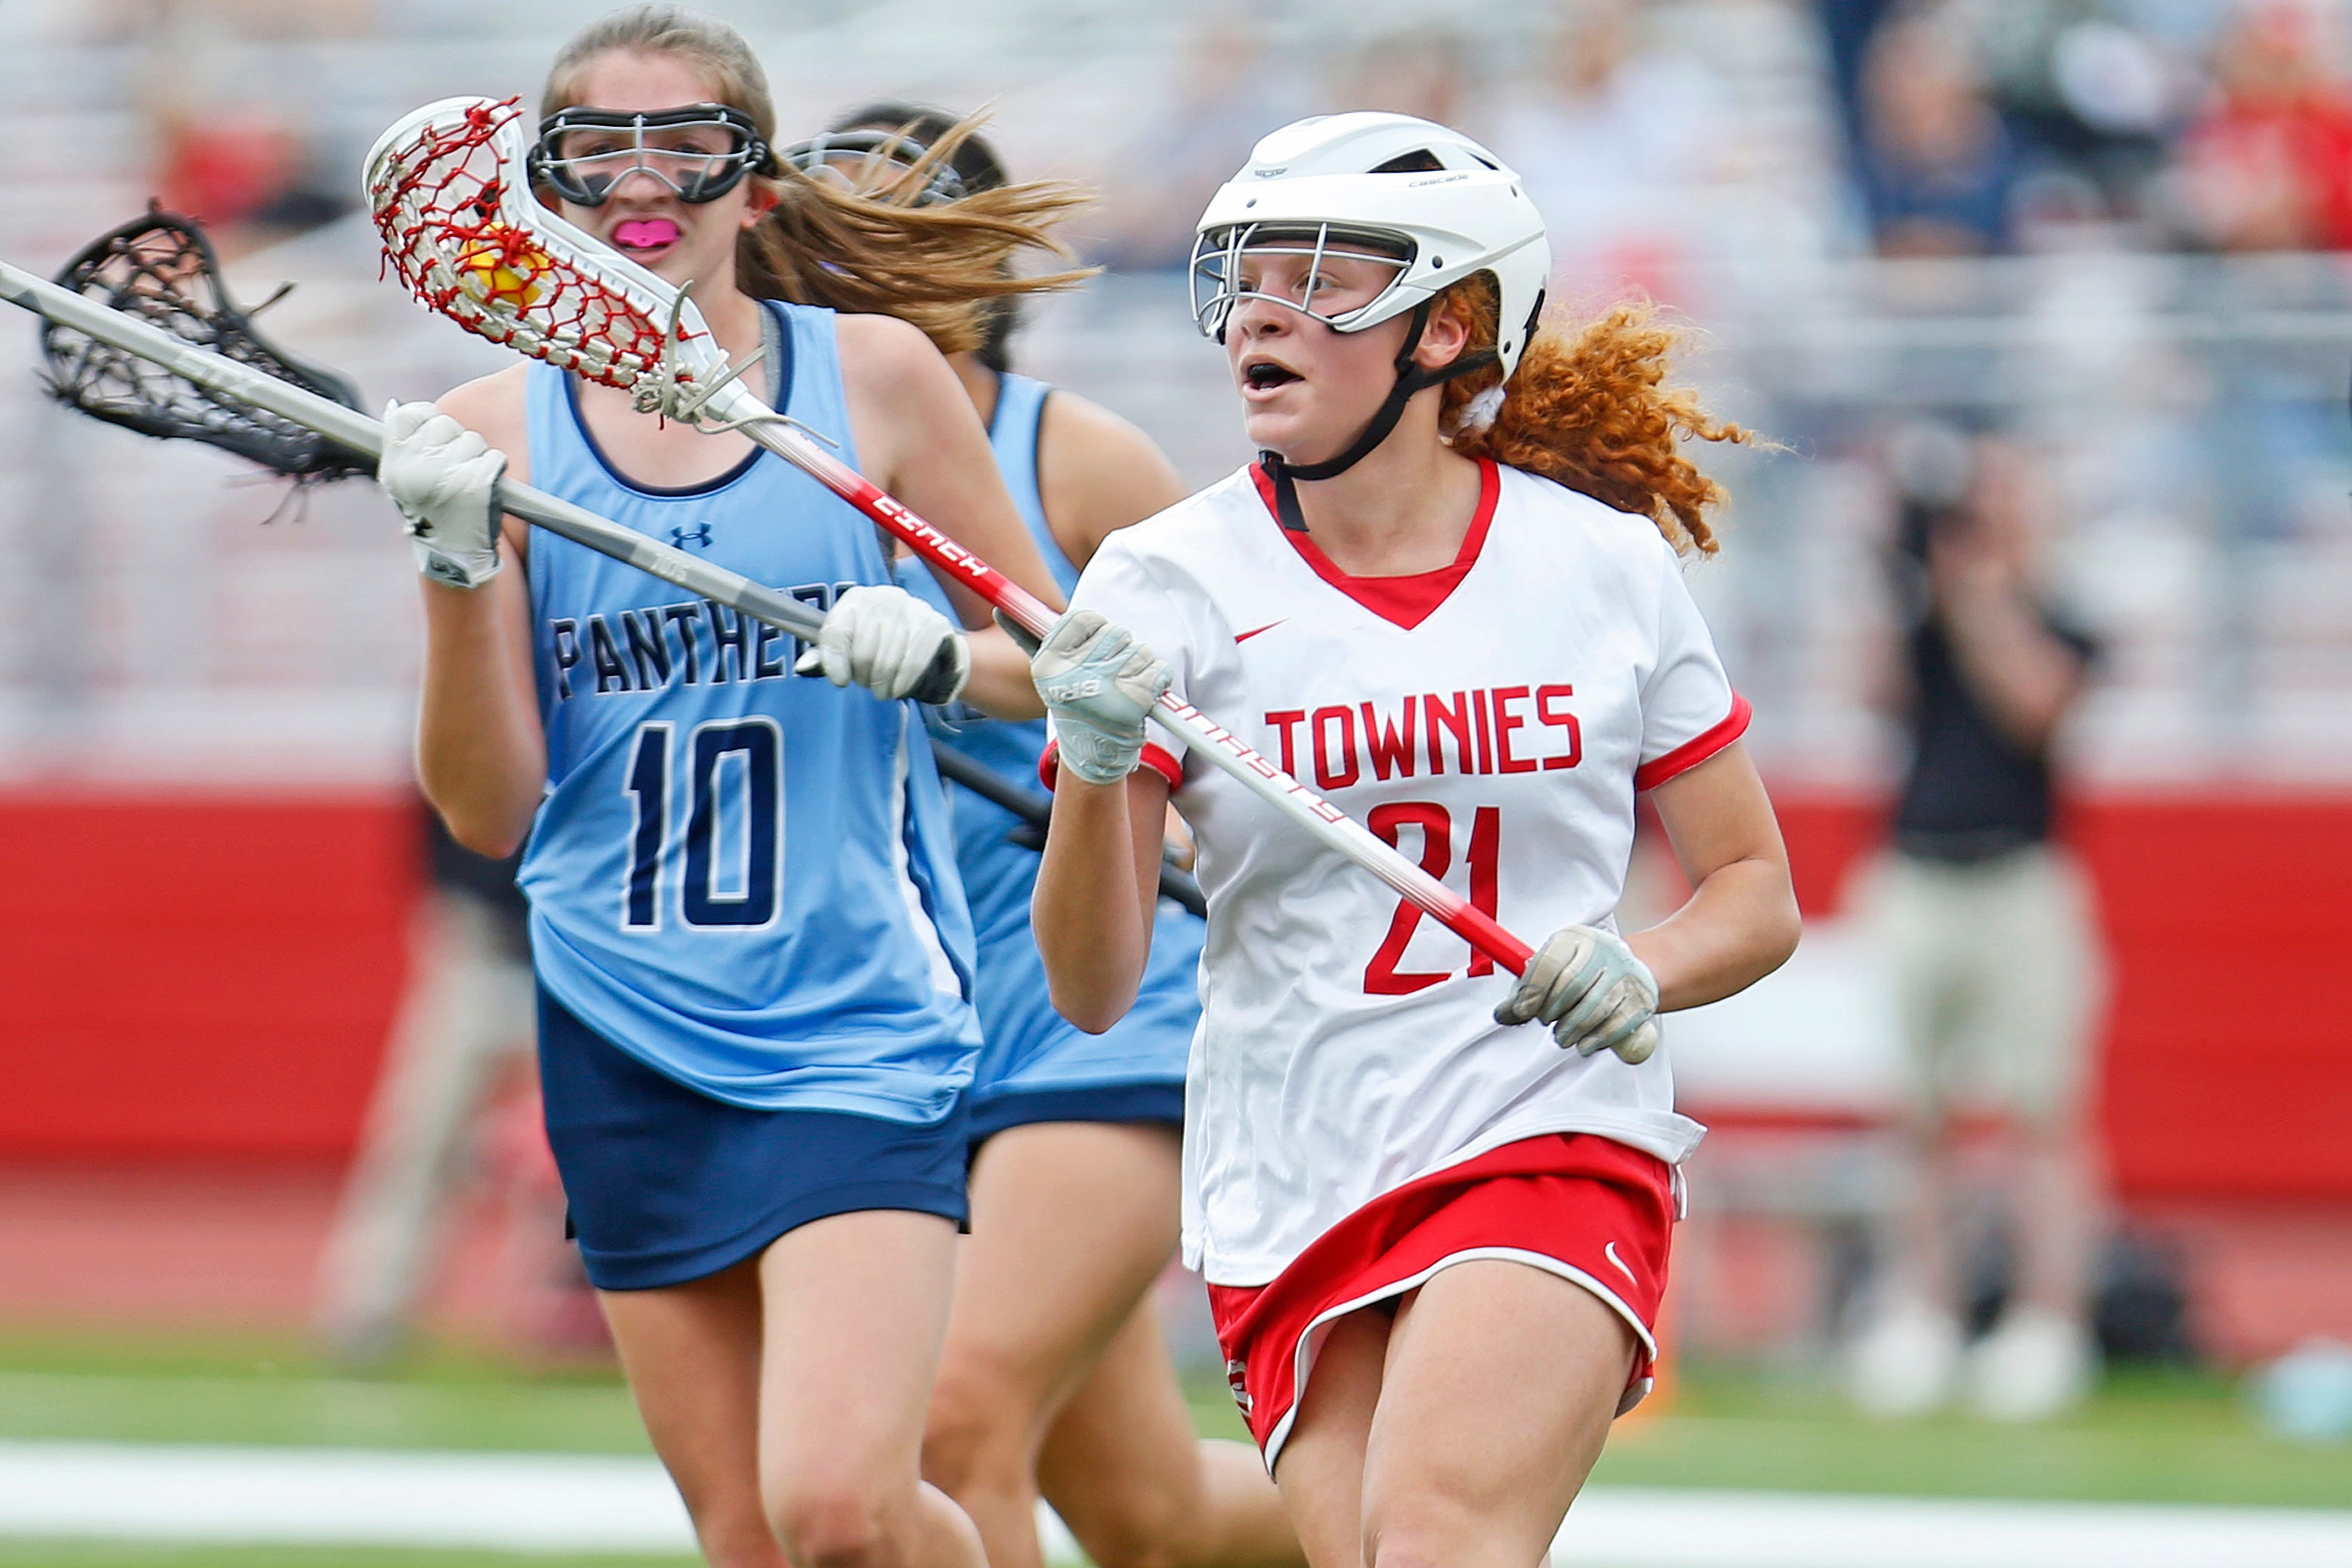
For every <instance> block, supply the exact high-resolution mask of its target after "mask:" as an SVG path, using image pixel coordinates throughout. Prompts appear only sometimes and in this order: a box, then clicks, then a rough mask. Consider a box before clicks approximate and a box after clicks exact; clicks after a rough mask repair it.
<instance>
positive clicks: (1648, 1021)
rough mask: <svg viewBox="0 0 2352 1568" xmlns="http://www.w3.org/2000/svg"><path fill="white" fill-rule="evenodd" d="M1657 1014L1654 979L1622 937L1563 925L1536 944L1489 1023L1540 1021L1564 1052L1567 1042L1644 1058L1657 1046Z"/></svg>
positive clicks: (1632, 1059) (1587, 1051)
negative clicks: (1513, 987)
mask: <svg viewBox="0 0 2352 1568" xmlns="http://www.w3.org/2000/svg"><path fill="white" fill-rule="evenodd" d="M1657 1012H1658V982H1657V980H1656V978H1655V977H1654V976H1653V975H1652V974H1651V973H1650V967H1649V965H1648V964H1645V963H1643V962H1642V961H1641V960H1640V959H1638V958H1636V957H1634V956H1633V949H1632V948H1630V947H1627V946H1626V945H1625V940H1624V939H1623V938H1622V937H1621V936H1618V935H1617V934H1616V933H1615V932H1613V931H1601V929H1599V928H1598V927H1595V926H1562V927H1561V928H1560V929H1559V930H1558V931H1554V932H1552V933H1551V936H1550V937H1549V939H1548V940H1547V941H1546V942H1544V944H1543V945H1542V946H1541V947H1539V948H1538V949H1536V955H1535V956H1534V957H1533V958H1531V959H1529V960H1528V968H1527V973H1524V974H1522V975H1520V976H1519V984H1518V988H1517V990H1515V991H1513V992H1512V993H1511V994H1510V995H1509V996H1508V997H1507V998H1505V999H1504V1002H1503V1005H1501V1006H1499V1007H1497V1008H1496V1009H1495V1022H1496V1023H1497V1024H1525V1023H1529V1022H1531V1021H1533V1020H1536V1019H1541V1020H1542V1021H1543V1022H1545V1023H1547V1024H1549V1025H1550V1026H1551V1033H1552V1038H1554V1039H1555V1040H1558V1041H1559V1044H1560V1047H1561V1048H1562V1049H1566V1048H1567V1047H1570V1046H1573V1047H1576V1048H1577V1049H1578V1050H1579V1051H1581V1052H1582V1053H1583V1054H1584V1055H1586V1056H1588V1057H1589V1056H1591V1055H1592V1054H1593V1053H1595V1052H1596V1051H1615V1052H1616V1053H1617V1054H1618V1056H1620V1057H1622V1058H1624V1059H1625V1060H1626V1061H1627V1062H1629V1063H1630V1062H1644V1061H1647V1060H1649V1059H1650V1053H1651V1052H1652V1051H1654V1050H1656V1049H1657V1048H1658V1026H1657V1025H1656V1023H1655V1022H1654V1019H1655V1017H1656V1016H1657Z"/></svg>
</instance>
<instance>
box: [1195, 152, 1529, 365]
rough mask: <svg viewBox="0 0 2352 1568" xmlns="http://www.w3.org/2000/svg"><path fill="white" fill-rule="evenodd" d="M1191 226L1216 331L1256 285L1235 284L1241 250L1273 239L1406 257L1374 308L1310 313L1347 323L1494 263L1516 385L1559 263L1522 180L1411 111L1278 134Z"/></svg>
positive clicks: (1417, 300)
mask: <svg viewBox="0 0 2352 1568" xmlns="http://www.w3.org/2000/svg"><path fill="white" fill-rule="evenodd" d="M1193 233H1194V244H1193V252H1192V315H1193V320H1194V321H1196V322H1197V323H1199V325H1200V328H1201V331H1202V332H1203V333H1204V334H1205V335H1207V336H1210V337H1214V336H1216V335H1217V334H1218V333H1219V332H1220V331H1223V328H1224V324H1225V321H1226V318H1227V317H1228V316H1230V315H1231V313H1232V308H1233V305H1234V302H1235V300H1238V299H1239V298H1241V297H1243V296H1244V295H1245V294H1247V293H1248V292H1250V290H1247V289H1242V288H1241V287H1240V284H1239V274H1240V272H1241V270H1242V268H1241V265H1240V264H1241V259H1242V258H1243V257H1244V255H1245V254H1248V253H1250V252H1253V251H1256V250H1259V249H1261V248H1264V247H1265V243H1266V242H1267V241H1268V240H1269V239H1270V238H1272V237H1286V238H1285V239H1284V241H1283V243H1286V244H1296V243H1298V242H1299V241H1300V240H1302V239H1303V241H1304V243H1305V244H1306V245H1307V247H1309V248H1310V249H1311V248H1312V247H1314V246H1316V245H1317V244H1322V245H1324V246H1326V247H1330V246H1339V245H1343V244H1346V243H1347V242H1348V241H1349V239H1351V238H1352V239H1355V240H1358V241H1365V240H1368V241H1370V244H1371V246H1372V247H1374V248H1375V249H1377V250H1381V251H1383V252H1385V253H1386V254H1389V255H1392V256H1394V257H1396V258H1399V265H1398V268H1397V274H1396V277H1395V279H1393V280H1392V281H1391V284H1390V286H1389V288H1388V289H1386V290H1385V291H1383V292H1382V293H1381V295H1380V296H1379V297H1377V298H1376V299H1374V300H1371V301H1370V303H1369V304H1362V305H1358V306H1355V307H1354V308H1351V309H1349V310H1344V311H1340V310H1313V309H1309V310H1308V312H1307V313H1309V314H1312V315H1315V316H1316V317H1317V319H1318V320H1323V321H1328V324H1330V325H1331V326H1333V327H1335V328H1336V329H1338V330H1339V331H1362V330H1363V329H1364V328H1366V327H1370V326H1375V325H1378V324H1379V323H1380V322H1381V321H1387V320H1389V319H1390V318H1391V317H1392V316H1401V315H1403V314H1405V313H1406V312H1408V311H1411V310H1416V309H1417V308H1419V307H1420V306H1423V305H1425V304H1428V303H1429V302H1431V301H1432V300H1435V299H1436V298H1437V296H1438V295H1440V294H1442V293H1444V291H1445V290H1446V289H1449V288H1451V287H1453V286H1454V284H1456V283H1458V282H1461V281H1462V280H1463V279H1466V278H1468V277H1470V276H1472V275H1473V274H1475V273H1478V272H1492V273H1493V274H1494V275H1495V279H1496V283H1497V284H1498V285H1499V291H1500V294H1501V300H1500V304H1501V312H1500V320H1499V321H1496V344H1495V355H1496V361H1497V363H1500V365H1501V366H1502V370H1503V375H1504V378H1505V379H1506V380H1508V379H1509V377H1510V374H1511V372H1512V370H1513V369H1514V368H1515V367H1516V366H1517V363H1518V360H1519V355H1520V354H1521V353H1523V352H1525V350H1526V348H1527V343H1528V337H1529V336H1530V334H1531V333H1532V331H1533V329H1534V323H1535V319H1536V316H1537V313H1538V310H1539V309H1540V302H1541V300H1542V297H1543V290H1544V285H1545V283H1546V282H1547V281H1548V280H1549V277H1550V273H1551V247H1550V245H1549V243H1548V241H1547V239H1546V237H1545V234H1544V224H1543V218H1542V217H1541V216H1540V215H1538V213H1537V211H1536V208H1535V204H1534V203H1533V202H1532V201H1530V200H1528V195H1527V193H1526V191H1525V189H1524V188H1523V187H1522V186H1521V185H1520V184H1519V177H1518V176H1517V174H1513V173H1512V172H1511V171H1510V170H1509V169H1508V168H1507V167H1506V166H1505V165H1504V164H1503V163H1502V162H1501V160H1499V159H1497V158H1496V156H1495V155H1494V154H1493V153H1489V152H1487V151H1486V148H1484V147H1482V146H1480V145H1479V144H1478V143H1477V142H1473V141H1471V140H1470V139H1469V138H1468V137H1466V136H1465V135H1463V134H1462V133H1461V132H1458V131H1452V130H1448V129H1447V128H1446V127H1444V126H1443V125H1438V124H1434V123H1433V122H1431V121H1426V120H1416V119H1414V118H1413V117H1412V116H1411V115H1406V114H1384V113H1350V114H1329V115H1319V116H1317V117H1315V118H1312V119H1308V120H1302V121H1297V122H1296V123H1294V124H1291V125H1286V126H1285V127H1283V128H1282V129H1281V130H1279V131H1276V132H1274V133H1273V134H1271V135H1269V136H1267V137H1265V139H1264V140H1263V141H1261V142H1258V144H1257V146H1256V147H1255V149H1253V150H1252V152H1251V153H1250V159H1249V162H1248V163H1246V164H1245V165H1244V166H1243V168H1242V170H1241V172H1240V173H1238V174H1235V175H1234V177H1233V178H1232V179H1231V180H1229V181H1227V182H1226V183H1225V184H1224V185H1223V187H1222V188H1221V189H1219V190H1218V192H1217V194H1216V195H1214V196H1213V197H1212V198H1210V201H1209V206H1208V210H1207V211H1206V212H1204V213H1202V215H1201V221H1200V223H1199V224H1198V225H1196V226H1195V227H1194V230H1193ZM1278 302H1280V303H1284V304H1288V305H1291V306H1293V307H1294V308H1297V307H1298V306H1299V305H1300V304H1301V303H1302V301H1300V300H1279V301H1278Z"/></svg>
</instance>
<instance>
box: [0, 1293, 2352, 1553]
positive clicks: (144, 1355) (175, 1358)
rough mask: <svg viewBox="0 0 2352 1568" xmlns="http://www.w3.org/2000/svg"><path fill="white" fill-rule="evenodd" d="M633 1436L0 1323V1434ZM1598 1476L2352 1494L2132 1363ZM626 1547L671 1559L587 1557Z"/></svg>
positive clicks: (1222, 1407) (1624, 1442)
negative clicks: (2068, 1380) (2062, 1405)
mask: <svg viewBox="0 0 2352 1568" xmlns="http://www.w3.org/2000/svg"><path fill="white" fill-rule="evenodd" d="M1191 1392H1192V1399H1193V1408H1194V1411H1195V1414H1196V1417H1197V1419H1198V1420H1199V1423H1200V1426H1201V1427H1202V1430H1203V1431H1204V1432H1210V1433H1214V1434H1216V1435H1219V1436H1241V1426H1240V1422H1239V1420H1238V1418H1237V1417H1236V1416H1235V1415H1234V1410H1233V1407H1232V1405H1231V1403H1230V1402H1229V1401H1228V1400H1227V1399H1226V1398H1225V1395H1224V1390H1223V1384H1222V1383H1220V1382H1218V1381H1217V1380H1215V1379H1214V1378H1213V1377H1207V1378H1203V1379H1202V1380H1201V1381H1200V1382H1198V1383H1197V1384H1195V1385H1194V1386H1193V1387H1192V1391H1191ZM44 1437H47V1438H72V1439H80V1440H100V1441H104V1440H115V1441H123V1442H201V1443H255V1444H270V1445H278V1444H292V1445H331V1446H346V1447H420V1448H471V1449H520V1450H543V1451H550V1452H571V1453H644V1452H646V1451H647V1450H646V1443H645V1438H644V1435H643V1433H642V1432H641V1431H640V1430H639V1428H638V1426H637V1423H636V1418H635V1413H634V1411H633V1410H632V1409H631V1407H630V1405H629V1401H628V1395H627V1393H626V1391H625V1390H624V1389H623V1388H622V1387H621V1385H620V1384H619V1382H618V1380H617V1379H616V1378H615V1377H614V1376H613V1375H612V1374H611V1373H604V1372H598V1371H587V1372H574V1373H532V1372H528V1371H524V1370H520V1369H518V1368H516V1367H514V1366H513V1365H511V1364H510V1363H505V1362H501V1361H499V1360H496V1359H493V1358H488V1357H484V1356H480V1355H472V1354H467V1353H466V1352H459V1351H448V1350H444V1351H436V1352H430V1353H427V1354H424V1355H420V1356H417V1357H415V1358H412V1359H410V1360H409V1361H407V1362H405V1363H402V1364H401V1365H399V1366H397V1367H394V1368H392V1369H390V1370H388V1371H386V1372H384V1373H381V1374H378V1375H373V1376H367V1377H352V1376H349V1375H343V1374H339V1373H335V1372H334V1371H332V1370H331V1368H328V1367H326V1366H324V1365H323V1364H321V1363H319V1362H318V1361H317V1360H316V1359H315V1358H313V1357H312V1356H311V1355H310V1352H307V1351H305V1350H303V1349H302V1348H300V1347H299V1345H297V1344H294V1343H291V1342H278V1341H267V1340H239V1339H228V1338H218V1337H184V1338H155V1337H144V1338H137V1339H125V1338H120V1337H103V1336H95V1335H91V1336H61V1335H54V1334H42V1335H28V1334H16V1335H14V1336H8V1335H0V1438H9V1439H37V1438H44ZM1594 1479H1595V1481H1596V1482H1597V1483H1599V1484H1604V1485H1606V1484H1620V1485H1642V1486H1705V1487H1738V1488H1763V1489H1794V1490H1807V1491H1853V1492H1888V1493H1901V1494H1913V1495H1963V1496H1969V1495H1973V1496H1984V1497H2031V1498H2053V1499H2057V1498H2063V1499H2083V1500H2163V1501H2171V1502H2210V1503H2258V1504H2274V1505H2300V1506H2322V1507H2336V1508H2352V1448H2346V1447H2302V1446H2298V1445H2294V1444H2290V1443H2284V1442H2281V1441H2278V1440H2276V1439H2273V1438H2270V1437H2267V1436H2263V1434H2262V1433H2261V1432H2260V1431H2259V1430H2257V1429H2256V1428H2255V1426H2253V1424H2252V1420H2251V1419H2250V1417H2249V1416H2248V1415H2247V1412H2246V1409H2245V1405H2244V1403H2243V1401H2242V1397H2241V1396H2240V1394H2239V1393H2238V1391H2237V1389H2236V1388H2235V1386H2234V1385H2233V1384H2231V1383H2230V1382H2228V1381H2227V1380H2225V1379H2222V1378H2219V1377H2214V1376H2210V1375H2205V1374H2198V1373H2128V1374H2125V1375H2121V1376H2117V1377H2115V1378H2111V1379H2110V1380H2109V1384H2108V1386H2107V1388H2106V1390H2105V1392H2104V1393H2103V1394H2101V1395H2100V1397H2099V1398H2098V1399H2097V1400H2096V1401H2095V1402H2094V1403H2093V1404H2092V1405H2090V1406H2089V1407H2087V1408H2086V1409H2085V1410H2084V1411H2082V1412H2081V1413H2079V1414H2077V1415H2074V1416H2072V1417H2070V1418H2068V1419H2066V1420H2063V1421H2060V1422H2055V1423H2053V1424H2051V1425H2049V1426H2042V1427H2032V1428H2016V1427H2007V1426H1990V1425H1988V1424H1985V1423H1982V1422H1979V1421H1974V1420H1971V1419H1969V1418H1967V1417H1965V1416H1960V1415H1952V1416H1947V1417H1942V1418H1937V1419H1935V1420H1930V1421H1924V1422H1917V1423H1907V1424H1901V1425H1881V1424H1877V1423H1873V1422H1869V1421H1865V1420H1863V1419H1861V1418H1859V1417H1856V1416H1854V1415H1851V1414H1849V1413H1848V1412H1846V1411H1845V1410H1844V1409H1843V1407H1842V1406H1841V1405H1839V1403H1838V1402H1837V1400H1836V1399H1835V1397H1834V1396H1833V1395H1832V1394H1829V1393H1827V1392H1826V1391H1824V1390H1822V1388H1821V1387H1819V1386H1818V1385H1817V1384H1809V1383H1807V1382H1805V1381H1802V1380H1800V1379H1795V1378H1781V1377H1772V1376H1767V1375H1763V1374H1759V1373H1754V1372H1743V1371H1735V1370H1731V1369H1727V1368H1709V1367H1705V1366H1701V1367H1696V1368H1685V1369H1684V1371H1683V1374H1682V1376H1681V1378H1680V1380H1679V1381H1678V1382H1677V1384H1675V1388H1674V1390H1673V1393H1672V1396H1671V1403H1670V1405H1669V1406H1668V1407H1667V1408H1666V1409H1664V1411H1663V1412H1662V1413H1661V1414H1658V1415H1654V1416H1644V1417H1642V1418H1639V1419H1636V1420H1635V1421H1633V1422H1631V1423H1628V1424H1627V1425H1626V1426H1622V1427H1621V1428H1620V1429H1619V1431H1618V1433H1617V1434H1616V1436H1615V1437H1614V1438H1613V1439H1612V1442H1611V1445H1610V1447H1609V1451H1608V1453H1607V1454H1606V1455H1605V1456H1604V1457H1603V1458H1602V1459H1601V1468H1600V1469H1599V1470H1598V1472H1596V1475H1595V1477H1594ZM562 1561H564V1560H563V1559H561V1558H558V1557H554V1556H548V1555H530V1556H509V1555H506V1554H500V1553H494V1552H430V1551H412V1550H397V1551H371V1550H361V1549H322V1548H317V1547H282V1548H280V1547H203V1548H196V1547H188V1548H176V1547H161V1546H133V1545H121V1546H118V1545H103V1544H89V1543H80V1542H8V1541H5V1540H0V1568H297V1565H300V1568H407V1565H411V1564H414V1565H415V1568H509V1565H515V1568H520V1565H521V1564H524V1563H535V1564H539V1565H541V1568H548V1565H550V1564H553V1563H559V1562H562ZM580 1561H583V1562H593V1563H598V1564H602V1565H606V1568H627V1565H629V1564H635V1563H677V1562H680V1561H683V1560H682V1559H675V1558H659V1557H620V1556H613V1557H606V1556H598V1557H594V1558H583V1559H581V1560H580Z"/></svg>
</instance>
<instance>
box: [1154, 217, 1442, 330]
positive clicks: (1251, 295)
mask: <svg viewBox="0 0 2352 1568" xmlns="http://www.w3.org/2000/svg"><path fill="white" fill-rule="evenodd" d="M1414 248H1415V247H1414V246H1413V242H1412V237H1410V236H1407V235H1402V234H1396V233H1391V232H1383V231H1381V230H1378V229H1370V228H1351V227H1347V226H1340V225H1335V224H1328V223H1318V224H1307V225H1296V224H1257V223H1252V224H1231V225H1227V226H1224V227H1223V228H1215V229H1203V230H1202V232H1201V233H1200V234H1199V235H1198V236H1197V237H1195V238H1194V240H1193V244H1192V279H1191V281H1192V320H1193V321H1194V322H1195V323H1196V324H1198V325H1199V327H1200V329H1201V332H1202V336H1204V337H1210V338H1215V339H1217V340H1218V341H1219V342H1223V339H1224V335H1225V323H1226V322H1227V321H1229V320H1230V319H1231V318H1232V316H1233V313H1234V308H1235V307H1237V306H1238V305H1240V304H1241V302H1242V301H1243V300H1267V301H1270V302H1271V303H1273V304H1276V305H1281V306H1283V307H1285V308H1286V309H1288V310H1296V311H1297V312H1298V313H1299V314H1300V315H1302V316H1306V317H1307V318H1309V319H1311V320H1313V321H1320V322H1322V323H1323V324H1324V325H1325V326H1327V327H1329V328H1331V329H1332V330H1333V331H1341V332H1358V331H1363V330H1364V329H1365V328H1367V327H1371V326H1377V325H1379V324H1380V323H1381V322H1382V321H1387V320H1389V319H1390V318H1391V316H1395V315H1397V314H1399V313H1401V312H1402V311H1403V310H1406V309H1408V308H1410V307H1411V305H1412V303H1413V301H1412V299H1410V298H1406V297H1402V296H1401V295H1400V293H1399V290H1398V289H1397V285H1398V283H1399V282H1401V281H1402V279H1404V277H1405V276H1406V275H1407V274H1408V273H1409V272H1411V271H1412V263H1413V253H1414ZM1335 273H1336V274H1337V275H1336V276H1335Z"/></svg>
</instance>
